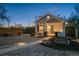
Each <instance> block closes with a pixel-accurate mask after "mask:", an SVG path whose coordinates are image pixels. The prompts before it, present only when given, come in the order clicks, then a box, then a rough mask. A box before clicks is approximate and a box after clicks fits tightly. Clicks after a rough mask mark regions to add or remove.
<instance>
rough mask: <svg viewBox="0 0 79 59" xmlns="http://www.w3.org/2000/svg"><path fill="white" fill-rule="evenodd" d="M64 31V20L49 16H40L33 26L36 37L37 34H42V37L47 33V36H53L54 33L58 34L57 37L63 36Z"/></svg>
mask: <svg viewBox="0 0 79 59" xmlns="http://www.w3.org/2000/svg"><path fill="white" fill-rule="evenodd" d="M64 29H65V21H64V19H63V18H60V17H57V16H53V15H51V14H46V15H44V16H40V17H39V18H38V20H37V21H36V24H35V32H36V35H38V33H42V34H43V35H44V33H47V36H55V33H56V32H58V35H59V36H64V35H65V30H64Z"/></svg>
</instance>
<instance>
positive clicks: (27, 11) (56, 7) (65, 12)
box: [4, 3, 76, 26]
mask: <svg viewBox="0 0 79 59" xmlns="http://www.w3.org/2000/svg"><path fill="white" fill-rule="evenodd" d="M4 6H5V8H6V9H7V10H8V12H7V14H8V16H11V20H12V22H13V23H14V22H16V23H17V24H19V23H20V24H23V26H27V25H28V24H29V25H31V24H33V21H35V16H41V15H44V14H46V13H47V12H48V11H50V13H51V14H52V15H56V16H57V15H58V14H60V17H63V16H65V17H66V18H68V17H69V16H70V15H71V13H72V12H74V7H75V6H76V4H64V3H63V4H56V3H43V4H42V3H41V4H39V3H23V4H22V3H18V4H17V3H16V4H15V3H13V4H4ZM28 22H29V23H28Z"/></svg>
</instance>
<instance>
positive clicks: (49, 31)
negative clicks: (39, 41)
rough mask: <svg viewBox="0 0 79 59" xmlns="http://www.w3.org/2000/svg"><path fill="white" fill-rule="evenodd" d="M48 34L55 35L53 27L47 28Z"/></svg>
mask: <svg viewBox="0 0 79 59" xmlns="http://www.w3.org/2000/svg"><path fill="white" fill-rule="evenodd" d="M47 32H48V35H49V36H50V35H52V34H53V25H49V26H47Z"/></svg>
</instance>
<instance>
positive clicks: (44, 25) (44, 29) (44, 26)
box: [43, 21, 46, 35]
mask: <svg viewBox="0 0 79 59" xmlns="http://www.w3.org/2000/svg"><path fill="white" fill-rule="evenodd" d="M45 32H46V24H45V21H43V34H44V35H45Z"/></svg>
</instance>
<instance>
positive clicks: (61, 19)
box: [37, 14, 65, 22]
mask: <svg viewBox="0 0 79 59" xmlns="http://www.w3.org/2000/svg"><path fill="white" fill-rule="evenodd" d="M46 16H51V17H52V18H51V19H50V20H51V21H54V20H53V18H54V19H56V20H59V21H62V22H65V20H64V19H63V18H60V17H57V16H54V15H51V14H46V15H44V16H42V17H41V18H40V19H39V20H37V22H39V21H41V20H42V19H43V18H45V17H46Z"/></svg>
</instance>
